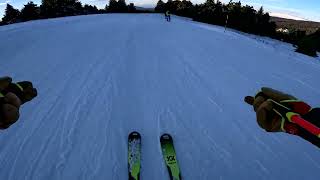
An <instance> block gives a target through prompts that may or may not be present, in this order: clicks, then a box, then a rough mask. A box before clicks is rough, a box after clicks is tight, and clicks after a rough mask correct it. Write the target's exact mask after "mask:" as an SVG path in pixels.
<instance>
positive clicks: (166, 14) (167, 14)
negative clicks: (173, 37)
mask: <svg viewBox="0 0 320 180" xmlns="http://www.w3.org/2000/svg"><path fill="white" fill-rule="evenodd" d="M164 15H165V17H166V20H167V21H168V22H170V21H171V15H170V11H169V10H168V11H166V12H165V14H164Z"/></svg>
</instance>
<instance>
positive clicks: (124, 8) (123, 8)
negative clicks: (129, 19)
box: [118, 0, 128, 13]
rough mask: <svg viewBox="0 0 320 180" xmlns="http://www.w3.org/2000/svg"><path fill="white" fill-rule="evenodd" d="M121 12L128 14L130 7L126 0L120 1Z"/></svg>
mask: <svg viewBox="0 0 320 180" xmlns="http://www.w3.org/2000/svg"><path fill="white" fill-rule="evenodd" d="M118 8H119V12H122V13H124V12H128V6H127V3H126V1H125V0H118Z"/></svg>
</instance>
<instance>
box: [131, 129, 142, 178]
mask: <svg viewBox="0 0 320 180" xmlns="http://www.w3.org/2000/svg"><path fill="white" fill-rule="evenodd" d="M140 161H141V136H140V134H139V133H138V132H132V133H130V134H129V136H128V172H129V180H139V179H140V164H141V162H140Z"/></svg>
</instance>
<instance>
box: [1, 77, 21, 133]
mask: <svg viewBox="0 0 320 180" xmlns="http://www.w3.org/2000/svg"><path fill="white" fill-rule="evenodd" d="M11 82H12V79H11V78H10V77H2V78H0V129H6V128H8V127H10V125H11V124H13V123H14V122H16V121H17V120H18V118H19V107H20V105H21V101H20V99H19V98H18V97H17V96H16V95H15V94H13V93H10V92H6V93H3V92H4V91H5V90H6V89H7V88H8V87H9V85H10V84H11Z"/></svg>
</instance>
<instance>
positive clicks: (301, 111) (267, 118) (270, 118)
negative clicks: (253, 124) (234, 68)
mask: <svg viewBox="0 0 320 180" xmlns="http://www.w3.org/2000/svg"><path fill="white" fill-rule="evenodd" d="M245 102H247V103H248V104H250V105H252V106H253V108H254V111H255V112H256V116H257V122H258V124H259V126H260V127H261V128H263V129H265V130H266V131H267V132H281V131H284V132H288V133H290V134H297V133H298V130H299V128H298V127H297V125H296V124H294V123H291V122H290V120H288V117H287V116H286V112H282V110H283V109H284V110H288V111H290V112H294V113H297V114H298V115H305V114H307V113H308V112H309V111H310V110H311V107H310V106H309V105H308V104H306V103H304V102H302V101H299V100H297V98H296V97H294V96H292V95H289V94H285V93H283V92H280V91H277V90H274V89H271V88H267V87H263V88H261V91H260V92H259V93H258V94H257V95H256V96H255V97H251V96H247V97H245Z"/></svg>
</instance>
